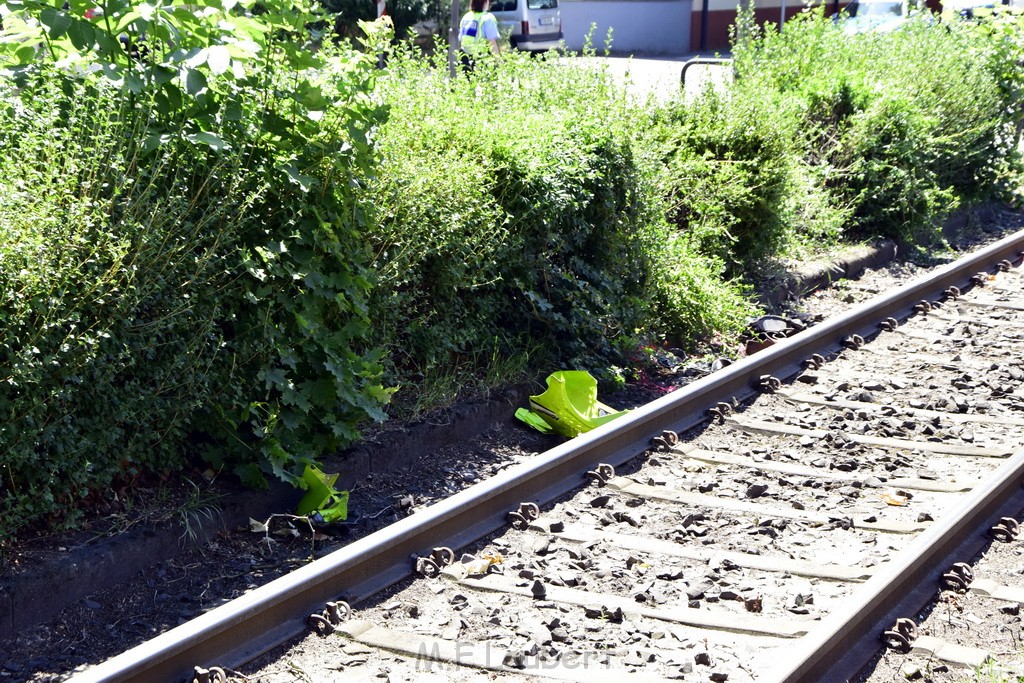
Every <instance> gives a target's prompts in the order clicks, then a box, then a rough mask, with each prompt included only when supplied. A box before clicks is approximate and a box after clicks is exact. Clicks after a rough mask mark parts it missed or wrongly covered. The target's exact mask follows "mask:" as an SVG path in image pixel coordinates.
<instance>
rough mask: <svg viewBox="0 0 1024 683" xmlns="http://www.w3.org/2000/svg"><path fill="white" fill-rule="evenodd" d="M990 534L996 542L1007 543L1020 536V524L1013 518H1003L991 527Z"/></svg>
mask: <svg viewBox="0 0 1024 683" xmlns="http://www.w3.org/2000/svg"><path fill="white" fill-rule="evenodd" d="M990 533H991V534H992V538H994V539H996V540H997V541H1003V542H1004V543H1009V542H1010V541H1012V540H1013V539H1015V538H1017V535H1018V534H1020V523H1019V522H1018V521H1017V520H1015V519H1014V518H1013V517H1003V518H1002V519H1000V520H999V522H998V523H997V524H996V525H995V526H994V527H992V529H991V531H990Z"/></svg>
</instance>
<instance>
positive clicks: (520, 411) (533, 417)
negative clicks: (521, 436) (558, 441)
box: [516, 408, 554, 434]
mask: <svg viewBox="0 0 1024 683" xmlns="http://www.w3.org/2000/svg"><path fill="white" fill-rule="evenodd" d="M516 417H517V418H519V419H520V420H522V421H523V422H525V423H526V424H528V425H530V426H531V427H533V428H534V429H536V430H537V431H538V432H542V433H544V434H551V433H553V432H554V430H553V429H551V425H549V424H548V423H547V422H545V421H544V418H543V417H541V416H540V415H538V414H537V413H535V412H533V411H532V410H527V409H526V408H517V409H516Z"/></svg>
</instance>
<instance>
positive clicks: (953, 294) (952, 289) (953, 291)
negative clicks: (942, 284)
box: [943, 285, 960, 299]
mask: <svg viewBox="0 0 1024 683" xmlns="http://www.w3.org/2000/svg"><path fill="white" fill-rule="evenodd" d="M943 294H945V295H946V298H947V299H959V298H960V288H959V287H957V286H956V285H950V286H949V287H948V288H947V289H946V291H945V292H943Z"/></svg>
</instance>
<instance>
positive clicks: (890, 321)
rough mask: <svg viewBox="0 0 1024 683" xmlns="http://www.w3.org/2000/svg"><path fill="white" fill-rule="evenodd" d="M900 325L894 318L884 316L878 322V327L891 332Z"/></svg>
mask: <svg viewBox="0 0 1024 683" xmlns="http://www.w3.org/2000/svg"><path fill="white" fill-rule="evenodd" d="M899 326H900V321H899V320H897V319H896V318H886V319H885V320H883V321H882V322H880V323H878V329H880V330H885V331H886V332H892V331H893V330H895V329H896V328H897V327H899Z"/></svg>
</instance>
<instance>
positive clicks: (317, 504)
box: [295, 465, 348, 523]
mask: <svg viewBox="0 0 1024 683" xmlns="http://www.w3.org/2000/svg"><path fill="white" fill-rule="evenodd" d="M302 481H303V482H305V484H306V495H304V496H303V497H302V500H300V501H299V505H298V507H296V508H295V514H297V515H307V516H308V515H319V517H320V519H322V520H323V521H324V522H328V523H330V522H338V521H342V522H343V521H345V520H346V519H348V491H338V490H336V489H335V488H334V482H336V481H338V475H337V474H324V473H323V472H321V471H320V469H319V468H317V467H313V466H311V465H306V469H305V470H303V472H302Z"/></svg>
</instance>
